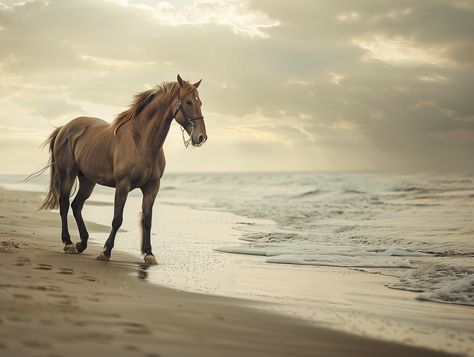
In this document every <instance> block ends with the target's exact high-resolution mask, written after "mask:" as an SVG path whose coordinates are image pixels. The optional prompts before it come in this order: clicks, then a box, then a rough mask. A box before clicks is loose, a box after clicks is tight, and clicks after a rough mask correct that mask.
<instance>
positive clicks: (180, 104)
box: [173, 94, 204, 147]
mask: <svg viewBox="0 0 474 357" xmlns="http://www.w3.org/2000/svg"><path fill="white" fill-rule="evenodd" d="M178 112H181V114H182V115H183V118H184V123H183V124H180V125H181V136H182V137H183V143H184V146H185V147H188V146H189V144H190V143H191V140H192V137H193V133H194V122H195V121H196V120H204V117H203V116H200V117H195V118H191V117H190V116H189V115H187V114H186V112H185V111H184V109H183V102H182V100H181V98H180V97H179V94H178V101H177V102H176V110H175V112H174V114H173V119H175V120H176V115H177V114H178ZM176 121H177V120H176ZM178 123H179V122H178ZM189 124H191V134H189V138H188V139H186V138H185V136H184V132H185V131H186V127H187V126H188V125H189Z"/></svg>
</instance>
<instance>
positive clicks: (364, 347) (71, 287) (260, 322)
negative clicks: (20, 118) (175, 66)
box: [0, 189, 448, 356]
mask: <svg viewBox="0 0 474 357" xmlns="http://www.w3.org/2000/svg"><path fill="white" fill-rule="evenodd" d="M39 198H40V195H37V194H32V193H25V192H14V191H7V190H4V189H0V202H1V203H2V205H1V209H0V233H1V234H0V255H1V260H0V265H1V275H2V279H1V283H0V316H1V319H0V352H1V354H2V355H3V354H5V355H8V356H22V355H30V354H32V353H39V354H41V355H53V354H55V355H58V354H59V355H67V356H83V355H84V354H85V353H91V354H92V355H99V354H103V353H107V354H110V355H112V354H113V355H115V356H183V355H193V356H223V355H225V356H288V355H293V356H313V355H319V354H321V353H323V354H324V355H325V356H379V355H385V356H398V355H402V354H403V355H405V356H419V355H423V356H444V355H448V354H445V353H442V352H437V351H432V350H428V349H423V348H417V347H410V346H407V345H402V344H396V343H391V342H384V341H380V340H375V339H369V338H365V337H359V336H356V335H350V334H346V333H343V332H338V331H333V330H330V329H325V328H321V327H315V326H313V325H311V324H309V323H307V322H305V321H303V320H298V319H293V318H290V317H287V316H283V315H279V314H272V313H269V312H266V311H263V310H260V309H256V308H250V305H252V302H250V301H244V300H239V299H233V298H225V297H218V296H212V295H204V294H196V293H189V292H183V291H177V290H173V289H169V288H164V287H160V286H158V285H155V284H148V283H144V282H143V281H142V279H140V278H139V277H140V274H144V273H145V274H146V270H144V269H143V268H142V265H141V261H138V259H136V258H135V257H134V256H130V255H129V254H126V253H122V252H118V251H114V253H113V260H112V261H110V262H107V263H104V262H100V261H96V260H95V259H94V258H95V255H96V254H97V253H98V252H99V251H100V246H98V245H95V244H92V243H91V245H90V247H89V248H88V250H87V251H86V253H85V254H82V255H66V254H63V253H62V252H61V247H62V246H61V244H60V239H59V227H58V217H56V216H57V215H56V214H53V213H49V212H35V209H36V207H37V205H38V202H39ZM72 227H73V225H72V224H71V228H72ZM88 227H89V229H90V230H91V231H101V230H102V231H103V230H108V227H105V226H100V225H92V224H88ZM71 231H72V233H73V235H75V230H73V229H71ZM132 275H138V278H136V277H133V276H132Z"/></svg>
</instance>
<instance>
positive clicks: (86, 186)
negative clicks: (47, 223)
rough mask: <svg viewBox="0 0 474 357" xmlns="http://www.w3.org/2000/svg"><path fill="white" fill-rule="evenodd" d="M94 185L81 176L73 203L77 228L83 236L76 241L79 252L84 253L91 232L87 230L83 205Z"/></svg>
mask: <svg viewBox="0 0 474 357" xmlns="http://www.w3.org/2000/svg"><path fill="white" fill-rule="evenodd" d="M94 187H95V183H94V182H92V181H90V180H89V179H87V178H86V177H84V176H79V191H78V192H77V195H76V197H75V198H74V200H73V201H72V204H71V208H72V213H73V214H74V218H75V219H76V223H77V229H79V236H80V237H81V241H80V242H77V243H76V250H77V252H78V253H82V252H83V251H84V250H86V248H87V240H88V239H89V233H88V232H87V228H86V225H85V223H84V220H83V219H82V207H83V206H84V202H85V201H86V200H87V199H88V198H89V197H90V195H91V193H92V190H93V189H94Z"/></svg>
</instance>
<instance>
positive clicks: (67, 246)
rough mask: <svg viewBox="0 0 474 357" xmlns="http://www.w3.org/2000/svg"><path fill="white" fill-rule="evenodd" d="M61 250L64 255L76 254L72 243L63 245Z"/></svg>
mask: <svg viewBox="0 0 474 357" xmlns="http://www.w3.org/2000/svg"><path fill="white" fill-rule="evenodd" d="M63 250H64V253H66V254H76V253H77V250H76V247H75V246H74V244H72V243H71V244H65V245H64V248H63Z"/></svg>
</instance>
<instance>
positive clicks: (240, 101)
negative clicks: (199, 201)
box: [0, 0, 474, 171]
mask: <svg viewBox="0 0 474 357" xmlns="http://www.w3.org/2000/svg"><path fill="white" fill-rule="evenodd" d="M15 2H17V1H14V0H12V1H8V2H5V1H3V2H0V3H3V4H4V6H1V7H0V24H1V28H2V30H0V46H1V48H2V51H1V52H0V76H1V78H2V81H1V82H0V125H1V126H3V127H10V126H11V127H15V128H25V130H26V129H28V130H33V131H34V130H37V131H38V135H40V134H39V133H42V132H45V133H46V132H49V131H50V130H51V129H52V127H53V126H54V125H60V124H63V123H65V122H67V121H68V120H70V119H72V118H73V117H74V116H78V115H91V116H97V117H101V118H104V119H105V120H108V121H110V120H112V119H113V117H114V116H115V115H116V114H117V113H119V112H121V111H122V110H124V109H125V108H126V106H127V105H128V103H129V102H130V100H131V98H132V96H133V94H135V93H136V92H138V91H141V90H144V89H147V88H150V87H151V86H153V85H155V84H156V83H160V82H162V81H169V80H174V79H175V78H176V74H177V73H180V74H181V75H182V76H183V77H184V78H187V79H191V80H199V79H200V78H201V77H203V84H202V85H201V87H200V96H201V99H202V101H203V114H204V115H205V117H206V125H207V127H208V134H209V141H208V143H206V147H205V148H202V150H199V151H198V150H192V151H189V152H186V155H188V156H186V160H183V156H182V155H183V152H182V150H183V149H182V143H181V142H180V141H179V135H180V132H179V130H178V131H177V132H176V133H174V132H171V133H170V137H169V139H168V141H167V146H166V148H167V149H166V150H167V156H168V157H169V158H170V160H168V162H169V163H170V165H169V166H168V167H169V168H171V169H172V170H175V171H179V170H183V169H196V170H200V171H202V170H209V171H216V170H221V169H222V170H224V169H226V170H227V169H228V170H250V169H255V170H257V169H261V170H263V169H264V170H274V169H277V168H281V167H285V168H292V169H300V170H307V169H326V170H345V169H349V168H350V169H354V170H357V169H361V170H362V169H371V170H378V169H380V170H382V169H390V168H393V169H400V170H423V169H454V168H456V167H458V168H461V169H462V168H465V167H472V158H469V155H467V154H465V153H467V152H472V151H473V150H474V141H473V140H471V139H470V138H471V136H470V134H469V133H470V132H471V130H473V125H474V124H473V122H472V117H473V115H474V103H473V102H472V99H471V98H470V96H469V93H472V92H473V91H474V84H473V83H474V71H473V68H474V66H473V64H474V55H473V54H474V50H473V49H474V46H472V43H473V42H474V41H473V32H472V31H470V29H471V27H472V11H473V10H472V6H470V5H469V3H468V2H463V1H455V2H452V1H447V0H429V1H428V0H420V1H417V2H413V1H408V0H401V1H398V2H396V3H394V2H391V1H388V0H380V1H376V2H375V1H371V0H365V1H360V2H357V3H354V2H351V1H347V0H338V1H334V2H331V3H330V4H327V3H324V2H319V1H309V0H303V1H300V2H298V6H295V4H294V3H289V2H287V1H282V0H281V1H280V0H259V1H253V0H248V1H236V0H233V1H230V2H224V1H203V0H198V1H192V0H188V1H185V2H183V1H174V0H170V1H168V2H162V1H155V0H129V1H119V0H117V1H99V0H82V1H58V0H49V1H48V2H46V1H40V0H37V1H32V2H25V3H22V4H21V5H18V4H17V5H15V6H14V5H13V4H14V3H15ZM361 59H363V60H361ZM439 133H456V134H439ZM462 133H467V134H465V135H464V134H462ZM175 134H176V135H175ZM12 135H14V134H12ZM440 135H441V136H442V135H448V136H449V135H451V137H460V138H463V140H460V141H459V143H457V144H456V145H454V144H453V143H454V140H451V141H450V140H441V139H440ZM22 140H23V139H22ZM25 140H26V139H25ZM11 142H12V140H9V141H8V143H11ZM5 143H7V141H5ZM0 144H1V143H0ZM12 145H13V144H12ZM7 146H8V144H4V145H3V146H2V149H1V150H2V151H1V154H2V156H4V155H12V152H14V150H13V149H12V150H9V151H8V150H6V149H5V148H6V147H7ZM27 147H28V149H25V151H24V153H25V155H24V159H25V160H26V161H25V167H27V165H30V166H34V162H33V159H30V158H29V156H28V155H27V154H26V153H27V150H31V153H32V155H30V156H31V157H32V158H33V156H34V155H33V152H34V153H36V151H35V150H37V147H36V146H35V145H33V144H31V145H28V146H27ZM441 151H442V152H443V153H442V152H441ZM276 153H278V155H279V156H278V157H279V159H278V160H277V159H276V158H275V156H276ZM433 153H437V154H439V155H441V154H442V155H441V156H442V157H445V160H444V159H443V160H441V161H439V162H438V161H436V160H432V159H431V157H432V156H433ZM453 155H455V157H456V160H452V156H453ZM188 157H189V160H193V161H192V162H191V161H187V159H188ZM229 158H231V159H229ZM381 158H382V159H381ZM36 159H37V157H36V158H35V160H36ZM189 165H190V166H189ZM14 167H15V166H14V165H13V164H12V165H11V168H14Z"/></svg>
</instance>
